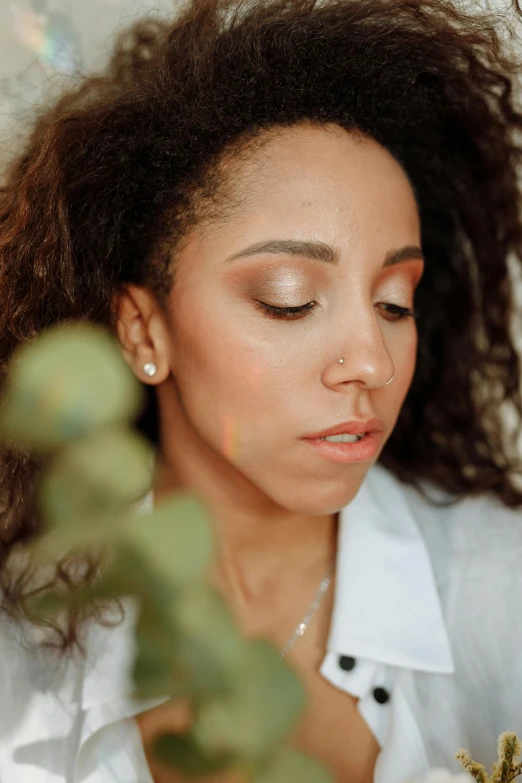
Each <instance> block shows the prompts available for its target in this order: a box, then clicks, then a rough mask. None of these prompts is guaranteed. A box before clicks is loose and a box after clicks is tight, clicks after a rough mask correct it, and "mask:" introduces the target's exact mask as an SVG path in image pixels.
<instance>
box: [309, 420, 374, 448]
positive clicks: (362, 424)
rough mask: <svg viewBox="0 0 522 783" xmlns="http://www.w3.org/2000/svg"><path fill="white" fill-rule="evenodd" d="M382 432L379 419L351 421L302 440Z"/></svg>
mask: <svg viewBox="0 0 522 783" xmlns="http://www.w3.org/2000/svg"><path fill="white" fill-rule="evenodd" d="M383 430H384V422H383V421H381V419H367V420H366V421H359V420H357V419H353V420H352V421H344V422H342V423H341V424H336V425H335V426H334V427H330V429H328V430H322V431H321V432H314V434H313V435H305V436H304V438H303V440H315V439H316V438H326V437H327V435H341V434H342V433H343V432H346V433H347V434H350V435H362V434H363V433H367V432H382V431H383ZM348 445H350V444H348Z"/></svg>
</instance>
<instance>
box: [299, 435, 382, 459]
mask: <svg viewBox="0 0 522 783" xmlns="http://www.w3.org/2000/svg"><path fill="white" fill-rule="evenodd" d="M334 434H336V435H337V434H338V433H334ZM323 437H324V436H323ZM383 437H384V433H383V431H382V430H374V431H373V432H369V433H368V434H367V435H365V436H364V438H362V440H359V441H356V442H355V443H330V441H328V440H321V438H303V439H302V440H303V442H304V443H307V444H309V445H310V446H311V447H312V448H313V449H314V451H315V452H316V454H318V455H319V456H321V457H322V458H323V459H327V460H329V461H330V462H336V463H338V464H341V465H347V464H348V463H351V462H367V461H368V460H371V459H373V458H374V457H375V455H376V454H378V452H379V449H380V448H381V446H382V441H383Z"/></svg>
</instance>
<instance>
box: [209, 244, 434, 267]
mask: <svg viewBox="0 0 522 783" xmlns="http://www.w3.org/2000/svg"><path fill="white" fill-rule="evenodd" d="M262 253H274V254H275V255H290V256H301V257H304V258H311V259H313V260H314V261H324V262H325V263H327V264H337V263H338V262H339V258H338V257H337V255H336V253H335V251H334V250H333V248H331V247H330V245H327V244H325V243H324V242H299V241H295V240H293V239H269V240H268V241H263V242H256V243H255V244H253V245H249V246H248V247H246V248H244V249H243V250H239V251H238V252H237V253H234V254H233V255H231V256H228V258H226V259H225V260H226V261H234V260H235V259H236V258H246V257H248V256H256V255H261V254H262ZM413 259H419V260H420V261H424V255H423V252H422V250H421V249H420V247H417V246H416V245H408V246H406V247H401V248H400V249H399V250H391V251H390V252H388V253H387V254H386V257H385V260H384V264H383V269H384V268H385V267H389V266H394V265H395V264H400V263H401V262H402V261H411V260H413Z"/></svg>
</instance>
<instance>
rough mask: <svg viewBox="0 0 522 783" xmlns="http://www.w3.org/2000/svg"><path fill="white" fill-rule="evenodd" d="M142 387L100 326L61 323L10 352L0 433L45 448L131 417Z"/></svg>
mask: <svg viewBox="0 0 522 783" xmlns="http://www.w3.org/2000/svg"><path fill="white" fill-rule="evenodd" d="M142 401H143V391H142V388H141V386H140V384H139V382H138V380H137V379H136V377H135V376H134V375H133V373H132V371H131V370H130V368H129V367H128V365H127V363H126V362H125V360H124V359H123V357H122V356H121V354H120V351H119V349H118V347H117V342H116V340H115V338H113V337H112V335H110V334H109V333H108V331H107V330H106V329H105V328H104V327H101V326H97V325H95V324H87V323H85V322H81V323H80V322H77V323H72V322H63V323H60V324H58V325H54V326H51V327H49V328H47V329H46V330H45V331H44V332H42V333H41V334H40V335H38V337H36V338H35V339H34V340H32V341H31V342H30V343H24V344H23V345H21V346H20V347H19V348H18V349H17V350H16V351H15V353H14V354H13V356H12V359H11V362H10V364H9V368H8V375H7V381H6V386H5V390H4V394H3V399H2V405H1V407H0V437H1V438H3V439H9V438H13V439H14V440H16V441H18V442H19V443H20V444H23V445H29V446H31V447H32V448H34V449H35V450H49V449H53V448H55V447H56V446H58V445H60V444H62V443H66V442H68V441H70V440H74V439H75V438H79V437H81V436H82V435H85V434H86V433H87V432H89V431H90V430H91V429H93V428H96V427H101V426H106V425H108V424H114V423H118V422H129V421H131V420H132V419H134V418H135V416H136V415H137V413H138V412H139V410H140V407H141V405H142Z"/></svg>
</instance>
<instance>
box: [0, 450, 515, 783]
mask: <svg viewBox="0 0 522 783" xmlns="http://www.w3.org/2000/svg"><path fill="white" fill-rule="evenodd" d="M425 486H426V487H427V488H428V489H429V491H430V495H431V496H435V497H437V498H438V499H439V500H441V499H444V498H447V497H449V496H447V495H445V493H444V492H442V491H441V490H439V489H436V488H435V487H434V486H432V485H428V484H425ZM151 504H152V493H150V494H149V495H148V496H146V498H145V499H144V501H143V504H142V505H141V506H140V510H141V509H143V510H146V509H148V508H150V507H151ZM127 600H128V599H126V601H127ZM126 607H127V616H126V619H125V621H124V622H123V623H122V624H120V625H119V626H116V627H114V628H103V627H100V626H98V625H97V624H92V625H91V626H90V627H89V633H88V649H89V657H88V661H87V662H86V663H79V662H78V660H77V659H76V660H73V661H68V660H60V659H59V658H58V657H57V656H56V655H53V654H50V653H43V652H42V651H41V650H39V649H38V648H34V649H33V647H31V646H30V645H29V644H26V646H25V647H22V646H21V643H20V639H21V637H20V634H21V630H19V629H18V627H16V626H15V625H14V624H13V623H12V622H11V621H9V620H8V619H6V618H5V617H4V618H2V620H1V622H0V672H1V674H0V783H58V781H62V782H63V781H66V783H152V776H151V773H150V770H149V767H148V765H147V761H146V759H145V754H144V751H143V745H142V742H141V736H140V734H139V730H138V727H137V723H136V721H135V720H134V716H135V715H137V714H138V713H140V712H142V711H143V710H145V709H148V708H149V707H152V706H154V705H155V704H159V703H161V702H163V701H165V700H166V698H167V696H165V699H164V698H160V699H150V700H148V701H137V700H135V699H134V698H133V697H132V695H131V691H132V683H131V679H130V667H131V663H132V659H133V655H134V651H135V648H134V642H133V633H132V632H133V623H134V622H135V618H136V612H137V605H136V604H135V603H133V602H132V601H128V603H127V604H126ZM27 633H30V628H29V629H28V631H27ZM350 667H351V668H350ZM321 673H322V675H323V676H324V677H326V678H327V679H328V680H330V681H331V682H332V683H333V684H334V685H335V686H336V687H338V688H340V689H341V690H344V691H346V692H347V693H350V694H353V695H354V696H356V697H358V698H359V702H358V708H359V711H360V713H361V715H362V717H363V718H364V719H365V720H366V722H367V724H368V725H369V727H370V729H371V730H372V732H373V733H374V735H375V736H376V738H377V740H378V742H379V744H380V747H381V752H380V755H379V757H378V760H377V764H376V769H375V776H374V781H375V783H404V781H405V780H407V779H409V778H414V777H416V776H418V775H420V774H422V773H423V772H425V771H426V770H427V769H428V768H429V767H447V768H448V769H451V770H453V771H455V772H458V771H459V765H458V762H456V761H455V760H454V753H455V751H457V750H458V749H459V748H461V747H463V748H466V749H468V750H469V751H470V753H471V755H472V757H473V758H474V759H475V760H477V761H482V762H483V763H485V764H486V766H487V767H488V769H489V768H490V766H491V763H492V762H493V761H494V760H495V759H496V740H497V736H498V735H499V734H500V733H501V732H502V731H505V730H512V731H515V732H517V733H518V734H519V736H522V510H517V511H515V510H511V509H508V508H507V507H505V506H503V505H502V504H501V502H500V501H499V500H497V499H496V498H495V497H494V496H492V495H486V494H482V495H480V496H475V497H471V496H470V497H468V498H466V499H464V500H462V501H460V502H458V503H457V504H456V505H454V506H449V507H445V508H436V507H433V506H432V505H431V504H430V503H429V502H428V501H426V500H425V499H424V498H422V497H421V495H420V494H418V493H417V492H416V490H414V489H413V488H412V487H410V486H408V485H405V484H402V483H401V482H400V481H399V480H398V479H397V478H396V477H395V476H394V475H393V474H392V473H391V472H389V471H388V470H386V469H385V468H383V467H382V466H381V465H379V464H376V465H374V466H373V467H372V468H371V469H370V470H369V472H368V473H367V475H366V477H365V479H364V482H363V484H362V486H361V488H360V490H359V492H358V493H357V495H356V497H355V498H354V499H353V500H352V501H351V503H349V504H348V505H347V506H346V507H345V508H344V509H343V510H342V511H341V514H340V525H339V547H338V564H337V584H336V594H335V602H334V611H333V617H332V623H331V630H330V635H329V641H328V649H327V652H326V655H325V657H324V660H323V663H322V666H321ZM376 689H379V690H376ZM375 696H377V697H378V698H379V700H380V701H377V700H376V698H375ZM387 697H388V698H387ZM386 698H387V701H385V699H386ZM347 730H348V729H347Z"/></svg>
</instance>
